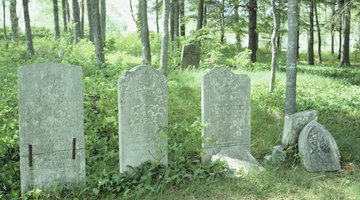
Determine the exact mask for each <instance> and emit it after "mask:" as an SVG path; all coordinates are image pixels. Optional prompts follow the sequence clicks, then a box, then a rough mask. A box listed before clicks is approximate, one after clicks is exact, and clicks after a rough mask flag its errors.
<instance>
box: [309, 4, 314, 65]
mask: <svg viewBox="0 0 360 200" xmlns="http://www.w3.org/2000/svg"><path fill="white" fill-rule="evenodd" d="M308 55H309V57H308V64H309V65H314V0H312V1H311V2H310V13H309V40H308Z"/></svg>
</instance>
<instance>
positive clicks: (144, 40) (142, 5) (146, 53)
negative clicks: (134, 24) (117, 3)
mask: <svg viewBox="0 0 360 200" xmlns="http://www.w3.org/2000/svg"><path fill="white" fill-rule="evenodd" d="M139 14H140V24H141V26H140V29H141V30H140V36H141V46H142V48H141V49H142V57H143V64H148V65H151V50H150V40H149V26H148V19H147V1H146V0H139Z"/></svg>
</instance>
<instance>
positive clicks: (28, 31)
mask: <svg viewBox="0 0 360 200" xmlns="http://www.w3.org/2000/svg"><path fill="white" fill-rule="evenodd" d="M22 2H23V9H24V21H25V35H26V46H27V50H28V52H29V53H30V54H31V55H34V54H35V51H34V46H33V36H32V33H31V25H30V15H29V5H28V0H22Z"/></svg>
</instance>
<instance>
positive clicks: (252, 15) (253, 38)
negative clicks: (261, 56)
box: [248, 0, 258, 62]
mask: <svg viewBox="0 0 360 200" xmlns="http://www.w3.org/2000/svg"><path fill="white" fill-rule="evenodd" d="M248 9H249V26H248V28H249V45H248V48H249V49H250V50H251V55H250V59H251V62H256V51H257V47H258V44H257V43H258V34H257V31H256V24H257V0H249V4H248Z"/></svg>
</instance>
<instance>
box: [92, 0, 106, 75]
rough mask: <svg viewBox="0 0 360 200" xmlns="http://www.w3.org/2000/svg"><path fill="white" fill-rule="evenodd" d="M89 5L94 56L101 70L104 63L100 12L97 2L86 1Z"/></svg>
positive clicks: (96, 0) (93, 0) (97, 0)
mask: <svg viewBox="0 0 360 200" xmlns="http://www.w3.org/2000/svg"><path fill="white" fill-rule="evenodd" d="M88 1H90V4H91V9H90V10H91V20H92V27H93V34H94V35H93V36H94V38H93V39H94V45H95V55H96V64H97V65H98V67H100V68H102V67H103V64H104V63H105V57H104V50H103V49H104V44H103V43H102V36H101V25H100V12H99V0H88Z"/></svg>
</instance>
